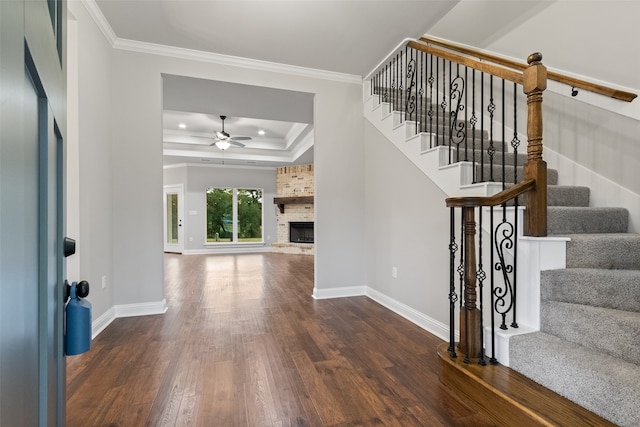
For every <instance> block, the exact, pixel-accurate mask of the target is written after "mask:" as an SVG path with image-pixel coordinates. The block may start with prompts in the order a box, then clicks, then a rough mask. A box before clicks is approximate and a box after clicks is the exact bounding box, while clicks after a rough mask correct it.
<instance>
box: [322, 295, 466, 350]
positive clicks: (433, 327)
mask: <svg viewBox="0 0 640 427" xmlns="http://www.w3.org/2000/svg"><path fill="white" fill-rule="evenodd" d="M363 295H364V296H366V297H368V298H371V299H372V300H374V301H375V302H377V303H378V304H380V305H382V306H384V307H386V308H388V309H389V310H391V311H393V312H394V313H396V314H398V315H400V316H402V317H404V318H405V319H407V320H408V321H410V322H412V323H414V324H416V325H417V326H419V327H421V328H422V329H424V330H426V331H428V332H430V333H432V334H434V335H435V336H437V337H439V338H442V339H443V340H445V341H449V326H447V325H446V324H444V323H442V322H440V321H438V320H435V319H433V318H431V317H429V316H427V315H426V314H424V313H421V312H419V311H418V310H416V309H414V308H411V307H409V306H408V305H406V304H403V303H401V302H400V301H397V300H395V299H393V298H391V297H389V296H387V295H385V294H383V293H382V292H379V291H377V290H375V289H372V288H370V287H368V286H351V287H346V288H330V289H318V288H313V298H314V299H317V300H319V299H329V298H347V297H356V296H363ZM455 339H456V340H459V339H460V333H459V331H455Z"/></svg>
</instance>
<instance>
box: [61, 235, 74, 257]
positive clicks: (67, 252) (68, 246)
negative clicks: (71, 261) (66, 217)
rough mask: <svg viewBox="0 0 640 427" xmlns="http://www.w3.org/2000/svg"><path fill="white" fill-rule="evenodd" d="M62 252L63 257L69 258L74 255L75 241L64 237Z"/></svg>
mask: <svg viewBox="0 0 640 427" xmlns="http://www.w3.org/2000/svg"><path fill="white" fill-rule="evenodd" d="M62 250H63V252H64V257H65V258H66V257H68V256H71V255H73V254H75V253H76V241H75V240H73V239H71V238H69V237H65V238H64V241H63V242H62Z"/></svg>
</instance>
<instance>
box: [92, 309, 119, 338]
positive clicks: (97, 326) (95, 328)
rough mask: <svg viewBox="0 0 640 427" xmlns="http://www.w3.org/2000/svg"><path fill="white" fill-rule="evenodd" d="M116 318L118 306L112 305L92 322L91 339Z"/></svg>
mask: <svg viewBox="0 0 640 427" xmlns="http://www.w3.org/2000/svg"><path fill="white" fill-rule="evenodd" d="M115 319H116V308H115V307H111V308H110V309H109V310H107V311H105V312H104V313H103V314H102V315H101V316H100V317H98V318H97V319H96V320H94V321H93V322H91V339H94V338H95V337H97V336H98V334H99V333H100V332H102V331H104V329H105V328H106V327H107V326H109V325H110V324H111V322H113V321H114V320H115Z"/></svg>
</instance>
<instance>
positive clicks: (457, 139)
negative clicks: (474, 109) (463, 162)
mask: <svg viewBox="0 0 640 427" xmlns="http://www.w3.org/2000/svg"><path fill="white" fill-rule="evenodd" d="M449 79H451V68H449ZM450 81H451V90H450V91H449V102H450V103H451V111H450V112H449V121H450V125H449V146H450V147H451V146H453V145H454V144H455V148H456V161H457V162H459V161H460V145H461V143H462V142H463V141H464V140H466V138H467V132H466V123H464V122H462V121H459V118H458V116H459V114H460V112H463V111H464V103H463V102H462V101H463V95H465V79H464V78H462V77H461V76H460V66H459V65H456V77H455V78H454V79H453V80H450Z"/></svg>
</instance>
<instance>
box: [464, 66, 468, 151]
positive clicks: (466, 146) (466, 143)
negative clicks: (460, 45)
mask: <svg viewBox="0 0 640 427" xmlns="http://www.w3.org/2000/svg"><path fill="white" fill-rule="evenodd" d="M468 71H469V68H468V67H467V66H466V65H465V67H464V81H465V82H466V83H465V86H466V87H469V80H468ZM468 102H469V91H468V90H465V91H464V161H465V162H468V161H469V147H468V142H467V141H469V135H467V129H468V126H469V122H467V119H468V117H467V112H468V111H469V109H468V108H467V106H468V105H469V104H468Z"/></svg>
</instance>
